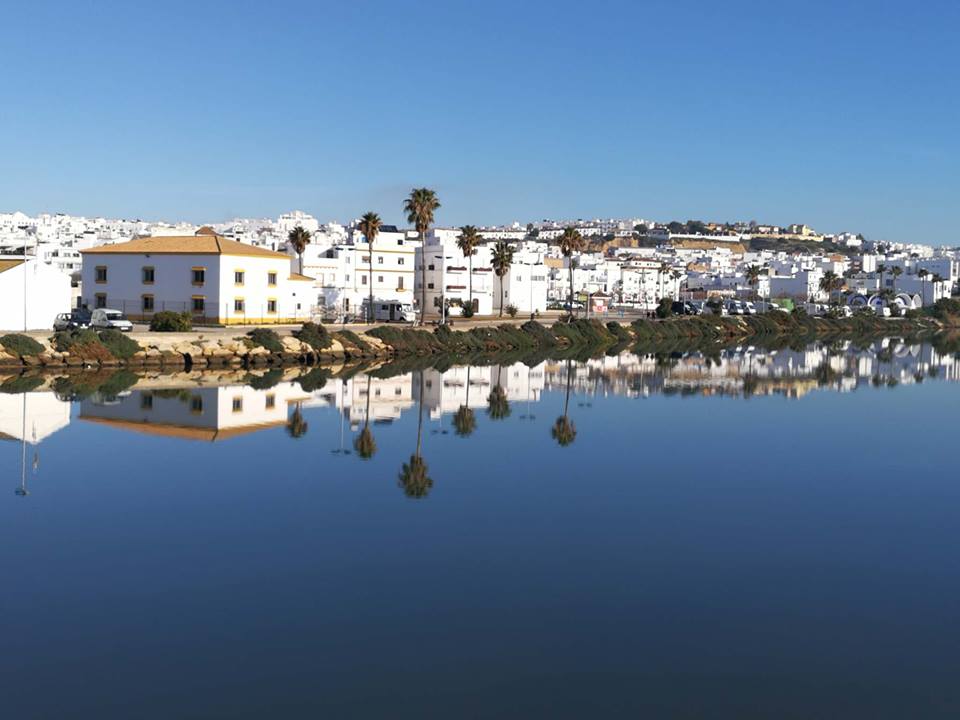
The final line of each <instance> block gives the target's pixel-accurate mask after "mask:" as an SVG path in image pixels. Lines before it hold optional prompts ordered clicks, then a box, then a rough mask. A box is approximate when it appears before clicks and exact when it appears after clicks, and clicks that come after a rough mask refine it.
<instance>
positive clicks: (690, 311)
mask: <svg viewBox="0 0 960 720" xmlns="http://www.w3.org/2000/svg"><path fill="white" fill-rule="evenodd" d="M670 309H671V310H672V311H673V314H674V315H699V314H700V313H701V312H702V311H701V310H700V308H698V307H697V306H696V305H694V304H693V303H692V302H689V301H682V302H681V301H679V300H675V301H674V302H673V304H672V305H671V306H670Z"/></svg>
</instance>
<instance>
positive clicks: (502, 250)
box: [490, 240, 513, 317]
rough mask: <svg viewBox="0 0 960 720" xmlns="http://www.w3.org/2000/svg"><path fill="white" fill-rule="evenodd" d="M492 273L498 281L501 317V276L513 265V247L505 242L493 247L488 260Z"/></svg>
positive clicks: (498, 242) (501, 312)
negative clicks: (491, 254)
mask: <svg viewBox="0 0 960 720" xmlns="http://www.w3.org/2000/svg"><path fill="white" fill-rule="evenodd" d="M490 265H491V267H493V272H494V274H495V275H496V276H497V278H499V280H500V283H499V284H500V317H503V276H504V275H506V274H507V273H508V272H509V271H510V266H511V265H513V247H512V246H511V245H510V244H509V243H508V242H507V241H506V240H499V241H497V244H496V245H494V246H493V256H492V257H491V259H490Z"/></svg>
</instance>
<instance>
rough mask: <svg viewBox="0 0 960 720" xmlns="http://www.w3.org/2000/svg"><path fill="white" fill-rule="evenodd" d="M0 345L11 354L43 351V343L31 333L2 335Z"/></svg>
mask: <svg viewBox="0 0 960 720" xmlns="http://www.w3.org/2000/svg"><path fill="white" fill-rule="evenodd" d="M0 345H3V349H4V350H6V351H7V352H8V353H9V354H11V355H20V356H23V355H39V354H40V353H42V352H43V345H41V344H40V343H38V342H37V341H36V340H34V339H33V338H32V337H30V336H29V335H20V334H19V333H10V334H9V335H4V336H3V337H0Z"/></svg>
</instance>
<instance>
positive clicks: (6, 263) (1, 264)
mask: <svg viewBox="0 0 960 720" xmlns="http://www.w3.org/2000/svg"><path fill="white" fill-rule="evenodd" d="M17 265H23V260H0V273H2V272H6V271H7V270H12V269H13V268H15V267H16V266H17Z"/></svg>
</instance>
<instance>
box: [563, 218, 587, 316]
mask: <svg viewBox="0 0 960 720" xmlns="http://www.w3.org/2000/svg"><path fill="white" fill-rule="evenodd" d="M557 244H558V245H559V246H560V254H562V255H563V256H564V257H565V258H567V269H568V271H569V273H570V318H569V319H570V320H571V321H573V254H574V253H579V252H583V249H584V248H585V247H586V241H585V240H584V239H583V235H581V234H580V231H579V230H577V229H576V228H575V227H565V228H564V229H563V232H562V233H561V234H560V237H559V238H557Z"/></svg>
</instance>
